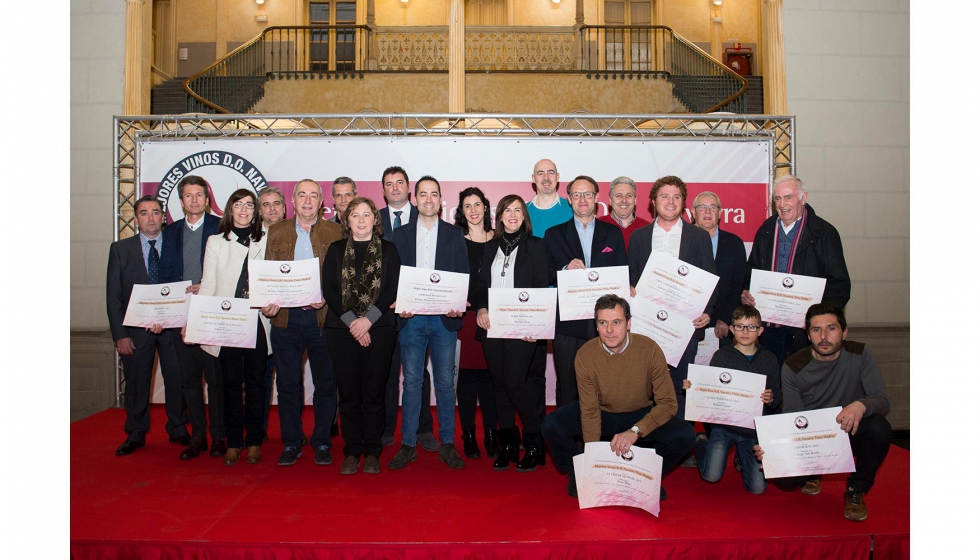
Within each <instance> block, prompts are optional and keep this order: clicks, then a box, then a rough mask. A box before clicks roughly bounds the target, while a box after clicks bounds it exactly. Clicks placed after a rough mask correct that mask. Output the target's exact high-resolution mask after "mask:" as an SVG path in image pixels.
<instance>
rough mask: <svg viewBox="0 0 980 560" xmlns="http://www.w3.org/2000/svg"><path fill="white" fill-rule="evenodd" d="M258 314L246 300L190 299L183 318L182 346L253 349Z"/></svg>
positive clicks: (209, 297)
mask: <svg viewBox="0 0 980 560" xmlns="http://www.w3.org/2000/svg"><path fill="white" fill-rule="evenodd" d="M258 320H259V310H258V309H252V308H250V307H249V303H248V300H247V299H238V298H230V297H221V296H194V297H192V298H191V308H190V311H189V312H188V314H187V330H186V331H185V334H184V341H185V342H193V343H195V344H210V345H212V346H233V347H235V348H255V335H256V331H257V329H258Z"/></svg>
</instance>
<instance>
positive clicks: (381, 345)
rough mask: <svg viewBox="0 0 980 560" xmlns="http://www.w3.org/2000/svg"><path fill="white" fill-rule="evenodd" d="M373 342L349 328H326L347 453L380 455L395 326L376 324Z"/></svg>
mask: <svg viewBox="0 0 980 560" xmlns="http://www.w3.org/2000/svg"><path fill="white" fill-rule="evenodd" d="M368 334H370V335H371V344H370V345H369V346H368V347H366V348H365V347H364V346H361V345H360V343H358V342H357V340H355V339H354V337H353V336H351V334H350V331H348V330H346V329H327V340H328V341H329V342H330V351H331V352H332V353H333V355H334V356H343V359H341V360H337V361H336V363H335V364H334V366H335V369H336V372H337V389H339V393H340V423H341V425H342V426H343V428H344V429H343V435H344V456H345V457H347V456H354V457H359V456H361V455H374V456H375V457H379V456H381V432H382V431H383V430H384V426H385V381H386V380H387V378H388V368H389V366H390V365H391V352H392V349H393V348H394V347H395V327H393V326H391V327H373V328H371V330H370V331H368Z"/></svg>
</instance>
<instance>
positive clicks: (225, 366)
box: [218, 320, 269, 448]
mask: <svg viewBox="0 0 980 560" xmlns="http://www.w3.org/2000/svg"><path fill="white" fill-rule="evenodd" d="M268 357H269V345H268V343H267V342H266V340H265V327H264V326H263V325H262V321H261V320H259V326H258V332H257V333H256V335H255V348H233V347H231V346H223V347H221V353H219V354H218V361H219V362H220V363H221V373H222V374H223V375H224V382H225V383H224V386H225V401H224V404H225V435H226V436H227V437H228V447H235V448H240V447H243V446H246V445H247V446H252V445H262V437H263V436H264V435H265V428H264V427H263V426H262V420H263V413H264V410H265V406H264V405H265V402H268V401H265V402H263V401H264V400H265V365H266V361H268ZM243 387H244V390H245V398H244V405H243V401H242V388H243ZM243 432H244V438H243V437H242V434H243Z"/></svg>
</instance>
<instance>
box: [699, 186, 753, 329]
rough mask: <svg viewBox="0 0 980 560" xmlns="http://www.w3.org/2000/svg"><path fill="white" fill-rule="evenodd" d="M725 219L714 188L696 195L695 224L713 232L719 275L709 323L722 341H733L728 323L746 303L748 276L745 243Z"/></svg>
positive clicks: (710, 233) (713, 247)
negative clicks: (725, 224)
mask: <svg viewBox="0 0 980 560" xmlns="http://www.w3.org/2000/svg"><path fill="white" fill-rule="evenodd" d="M720 219H721V199H720V198H719V197H718V195H717V194H715V193H713V192H711V191H704V192H703V193H701V194H699V195H698V196H696V197H694V220H693V222H694V225H696V226H698V227H699V228H701V229H703V230H704V231H706V232H708V235H710V236H711V251H712V253H713V254H714V257H715V269H716V270H717V272H716V273H715V274H717V275H718V289H717V290H716V292H717V294H718V299H717V300H715V310H714V312H712V313H711V321H710V322H709V323H708V325H709V326H712V325H713V326H714V330H715V336H716V337H717V338H718V339H719V340H720V344H721V345H730V344H731V340H730V339H729V338H728V330H729V329H728V323H729V322H730V321H731V320H732V313H733V312H734V311H735V308H736V307H738V306H739V305H741V303H742V299H741V298H742V280H743V279H744V278H745V243H743V242H742V239H741V238H739V236H737V235H735V234H734V233H729V232H727V231H723V230H722V229H721V228H720V227H718V226H719V221H720Z"/></svg>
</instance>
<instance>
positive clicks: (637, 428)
mask: <svg viewBox="0 0 980 560" xmlns="http://www.w3.org/2000/svg"><path fill="white" fill-rule="evenodd" d="M630 431H631V432H633V433H634V434H636V437H638V438H641V437H643V434H641V433H640V428H639V427H637V426H633V427H632V428H630Z"/></svg>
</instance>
